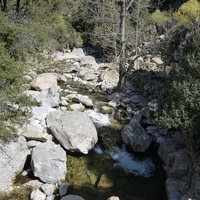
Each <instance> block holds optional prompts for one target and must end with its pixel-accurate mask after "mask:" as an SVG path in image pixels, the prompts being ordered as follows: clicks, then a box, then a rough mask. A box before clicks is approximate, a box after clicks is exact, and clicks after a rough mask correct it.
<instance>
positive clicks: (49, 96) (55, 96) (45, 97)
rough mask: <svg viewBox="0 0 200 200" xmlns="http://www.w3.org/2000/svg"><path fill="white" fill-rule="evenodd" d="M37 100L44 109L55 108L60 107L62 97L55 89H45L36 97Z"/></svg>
mask: <svg viewBox="0 0 200 200" xmlns="http://www.w3.org/2000/svg"><path fill="white" fill-rule="evenodd" d="M36 100H37V101H38V103H39V104H40V105H41V106H43V107H50V108H55V107H58V106H59V101H60V95H59V93H58V90H57V89H55V88H48V89H44V90H42V91H41V92H40V94H39V95H37V96H36Z"/></svg>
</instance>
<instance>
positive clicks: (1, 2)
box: [0, 0, 7, 12]
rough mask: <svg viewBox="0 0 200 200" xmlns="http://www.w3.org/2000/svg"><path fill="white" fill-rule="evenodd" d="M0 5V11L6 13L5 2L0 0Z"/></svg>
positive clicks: (5, 0)
mask: <svg viewBox="0 0 200 200" xmlns="http://www.w3.org/2000/svg"><path fill="white" fill-rule="evenodd" d="M0 5H1V11H3V12H4V11H6V7H7V0H0Z"/></svg>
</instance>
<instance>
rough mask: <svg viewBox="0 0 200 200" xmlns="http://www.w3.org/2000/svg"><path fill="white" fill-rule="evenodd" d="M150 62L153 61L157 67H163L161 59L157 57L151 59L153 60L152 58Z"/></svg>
mask: <svg viewBox="0 0 200 200" xmlns="http://www.w3.org/2000/svg"><path fill="white" fill-rule="evenodd" d="M152 61H153V62H154V63H156V64H157V65H163V61H162V60H161V58H159V57H153V58H152Z"/></svg>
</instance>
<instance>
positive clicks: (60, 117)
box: [46, 110, 98, 154]
mask: <svg viewBox="0 0 200 200" xmlns="http://www.w3.org/2000/svg"><path fill="white" fill-rule="evenodd" d="M46 122H47V127H48V128H49V130H50V131H51V133H52V134H53V135H54V137H55V138H56V139H57V140H58V141H59V142H60V144H61V145H62V146H63V147H64V148H65V149H67V150H69V151H72V152H74V151H77V152H81V153H84V154H87V153H88V151H89V150H91V149H92V148H93V147H94V145H95V144H96V143H97V140H98V137H97V131H96V128H95V126H94V124H93V123H92V121H91V120H90V118H89V116H88V115H87V114H86V113H83V112H78V111H59V110H58V111H55V112H51V113H49V115H48V116H47V119H46Z"/></svg>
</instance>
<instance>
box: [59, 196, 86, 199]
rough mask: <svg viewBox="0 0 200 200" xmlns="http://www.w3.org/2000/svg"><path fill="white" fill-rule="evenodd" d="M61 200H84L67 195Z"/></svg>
mask: <svg viewBox="0 0 200 200" xmlns="http://www.w3.org/2000/svg"><path fill="white" fill-rule="evenodd" d="M61 200H84V199H83V198H82V197H81V196H78V195H67V196H64V197H62V198H61Z"/></svg>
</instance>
